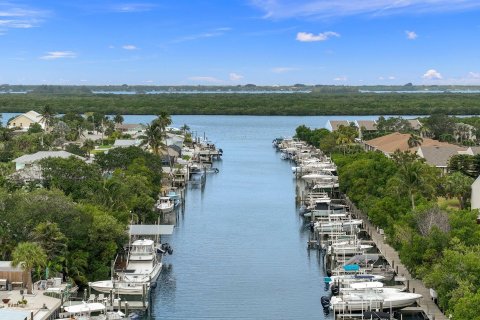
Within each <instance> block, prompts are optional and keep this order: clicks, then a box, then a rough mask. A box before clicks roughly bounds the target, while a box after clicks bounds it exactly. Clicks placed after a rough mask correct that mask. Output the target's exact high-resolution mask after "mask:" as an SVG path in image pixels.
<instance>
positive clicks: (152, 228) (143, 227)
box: [130, 224, 174, 236]
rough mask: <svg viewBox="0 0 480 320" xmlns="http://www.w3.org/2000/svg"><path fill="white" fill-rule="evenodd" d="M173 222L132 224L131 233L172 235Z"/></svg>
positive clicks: (137, 234)
mask: <svg viewBox="0 0 480 320" xmlns="http://www.w3.org/2000/svg"><path fill="white" fill-rule="evenodd" d="M173 227H174V225H172V224H131V225H130V234H131V235H136V236H156V235H171V234H172V233H173Z"/></svg>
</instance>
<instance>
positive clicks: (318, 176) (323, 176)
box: [302, 170, 338, 182]
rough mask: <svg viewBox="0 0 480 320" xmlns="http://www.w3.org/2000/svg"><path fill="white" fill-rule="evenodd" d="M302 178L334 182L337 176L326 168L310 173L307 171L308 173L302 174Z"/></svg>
mask: <svg viewBox="0 0 480 320" xmlns="http://www.w3.org/2000/svg"><path fill="white" fill-rule="evenodd" d="M302 179H303V180H305V181H317V180H321V181H324V182H325V181H333V182H336V181H338V177H337V176H336V175H334V174H333V173H332V172H331V171H327V170H319V171H318V170H317V171H315V172H312V173H309V174H305V175H303V176H302Z"/></svg>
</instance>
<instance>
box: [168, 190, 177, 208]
mask: <svg viewBox="0 0 480 320" xmlns="http://www.w3.org/2000/svg"><path fill="white" fill-rule="evenodd" d="M167 197H169V198H170V200H171V201H173V206H174V207H176V206H178V205H179V204H180V195H179V194H178V193H177V192H176V191H175V190H170V191H168V193H167Z"/></svg>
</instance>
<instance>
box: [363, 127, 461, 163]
mask: <svg viewBox="0 0 480 320" xmlns="http://www.w3.org/2000/svg"><path fill="white" fill-rule="evenodd" d="M411 136H412V135H411V134H409V133H399V132H394V133H390V134H387V135H385V136H382V137H378V138H375V139H371V140H367V141H364V142H363V145H364V148H365V150H367V151H381V152H383V153H384V154H385V155H386V156H387V157H389V156H390V155H391V154H393V153H394V152H395V151H397V150H399V151H407V150H408V151H412V152H416V151H417V149H418V146H413V147H411V146H409V145H408V140H409V139H410V137H411ZM421 146H452V144H450V143H447V142H440V141H437V140H433V139H430V138H423V140H422V141H421ZM465 150H466V149H465Z"/></svg>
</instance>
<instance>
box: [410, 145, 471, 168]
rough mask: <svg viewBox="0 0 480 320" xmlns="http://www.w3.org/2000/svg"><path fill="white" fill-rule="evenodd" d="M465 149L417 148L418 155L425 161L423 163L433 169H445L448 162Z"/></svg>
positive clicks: (454, 147)
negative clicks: (431, 166) (433, 167)
mask: <svg viewBox="0 0 480 320" xmlns="http://www.w3.org/2000/svg"><path fill="white" fill-rule="evenodd" d="M464 150H465V148H462V147H457V146H453V145H451V146H421V147H420V148H418V151H417V153H418V155H419V156H421V157H422V158H424V159H425V161H426V162H427V163H428V164H430V165H433V166H435V167H447V165H448V161H449V160H450V158H451V157H452V156H454V155H457V154H458V153H459V151H464Z"/></svg>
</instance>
